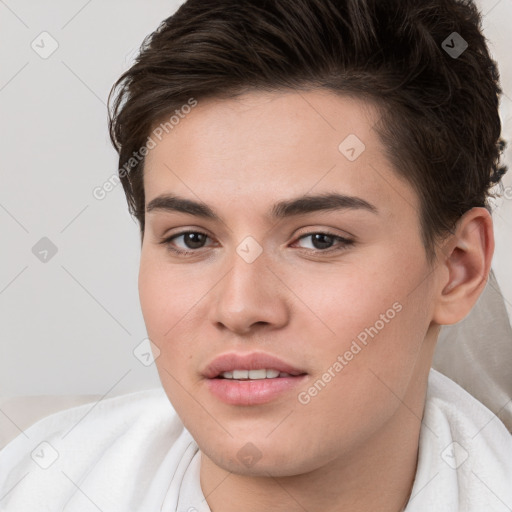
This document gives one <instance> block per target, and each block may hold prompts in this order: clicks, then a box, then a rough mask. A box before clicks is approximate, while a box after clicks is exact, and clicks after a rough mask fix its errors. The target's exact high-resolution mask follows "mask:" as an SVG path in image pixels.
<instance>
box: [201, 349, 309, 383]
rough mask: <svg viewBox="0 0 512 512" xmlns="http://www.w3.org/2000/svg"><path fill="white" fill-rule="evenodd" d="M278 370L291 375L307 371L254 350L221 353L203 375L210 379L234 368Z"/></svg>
mask: <svg viewBox="0 0 512 512" xmlns="http://www.w3.org/2000/svg"><path fill="white" fill-rule="evenodd" d="M262 368H265V369H267V370H270V369H272V370H278V371H280V372H283V373H289V374H290V375H302V374H304V373H306V372H304V371H302V370H300V369H298V368H296V367H294V366H292V365H291V364H288V363H286V362H285V361H283V360H282V359H279V358H278V357H275V356H272V355H270V354H265V353H264V352H252V353H250V354H241V353H236V352H230V353H227V354H221V355H220V356H217V357H216V358H215V359H214V360H213V361H211V362H210V363H209V364H208V365H207V366H206V368H205V369H204V371H203V375H204V376H205V377H206V378H208V379H214V378H215V377H218V376H219V375H220V374H221V373H223V372H232V371H233V370H259V369H262Z"/></svg>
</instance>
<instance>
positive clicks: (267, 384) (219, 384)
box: [207, 375, 306, 405]
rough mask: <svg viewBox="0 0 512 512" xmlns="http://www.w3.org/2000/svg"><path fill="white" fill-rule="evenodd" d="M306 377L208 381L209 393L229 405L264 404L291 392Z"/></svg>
mask: <svg viewBox="0 0 512 512" xmlns="http://www.w3.org/2000/svg"><path fill="white" fill-rule="evenodd" d="M305 378H306V375H298V376H297V377H277V378H275V379H261V380H235V379H208V380H207V383H208V384H207V385H208V389H209V390H210V392H211V393H212V394H213V395H215V396H216V397H217V398H219V399H220V400H222V401H223V402H225V403H226V404H229V405H259V404H265V403H267V402H270V401H272V400H274V399H275V398H277V397H279V396H280V395H282V394H283V393H286V392H287V391H291V390H292V389H293V388H295V387H296V386H298V385H299V384H300V383H302V382H303V381H304V379H305Z"/></svg>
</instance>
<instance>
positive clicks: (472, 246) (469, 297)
mask: <svg viewBox="0 0 512 512" xmlns="http://www.w3.org/2000/svg"><path fill="white" fill-rule="evenodd" d="M493 254H494V232H493V222H492V217H491V215H490V213H489V212H488V211H487V210H486V209H485V208H480V207H477V208H472V209H471V210H469V211H467V212H466V213H465V214H464V215H463V216H462V217H461V218H460V219H459V221H458V223H457V227H456V229H455V233H454V234H453V235H450V236H449V238H448V239H447V240H446V241H445V242H444V243H443V247H442V248H441V252H440V255H439V257H438V266H439V267H440V268H439V269H438V270H440V272H439V274H438V275H439V276H440V280H439V293H438V297H437V303H436V306H435V310H434V315H433V317H432V321H433V322H435V323H437V324H440V325H451V324H455V323H457V322H460V321H461V320H463V319H464V318H465V317H466V316H467V315H468V314H469V312H470V311H471V309H472V308H473V306H474V305H475V303H476V301H477V300H478V297H479V296H480V294H481V293H482V291H483V289H484V288H485V285H486V284H487V279H488V276H489V272H490V269H491V261H492V256H493Z"/></svg>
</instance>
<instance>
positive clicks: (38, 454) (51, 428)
mask: <svg viewBox="0 0 512 512" xmlns="http://www.w3.org/2000/svg"><path fill="white" fill-rule="evenodd" d="M191 441H192V439H191V436H190V434H188V432H187V431H186V429H185V428H184V426H183V424H182V423H181V421H180V419H179V417H178V415H177V413H176V411H175V410H174V408H173V407H172V405H171V403H170V402H169V399H168V398H167V396H166V395H165V392H164V390H163V389H161V388H158V389H153V390H146V391H140V392H135V393H129V394H126V395H121V396H118V397H114V398H108V399H103V400H99V401H97V402H93V403H89V404H85V405H81V406H78V407H73V408H71V409H67V410H64V411H60V412H58V413H55V414H52V415H50V416H47V417H46V418H43V419H41V420H39V421H38V422H36V423H35V424H33V425H32V426H30V427H29V428H27V429H26V430H25V431H24V432H22V433H21V434H20V435H18V436H17V437H16V438H15V439H14V440H12V441H11V442H10V443H9V444H7V446H5V447H4V448H3V449H2V450H1V451H0V499H1V500H2V501H0V510H4V508H2V507H7V508H5V510H16V511H18V510H19V511H23V510H27V511H28V510H31V508H30V507H36V508H37V509H38V510H46V509H48V510H57V509H59V510H60V509H61V508H62V507H63V506H66V503H68V502H69V501H70V500H80V499H85V498H84V494H87V492H86V489H90V490H91V492H93V493H95V496H94V499H95V503H96V502H97V504H98V505H97V506H100V507H101V505H100V503H101V504H103V505H105V506H106V508H107V509H108V510H122V506H123V504H124V506H125V507H128V508H129V507H130V506H131V505H132V504H133V502H134V500H135V501H136V500H137V499H141V497H142V496H143V494H144V492H145V488H146V487H148V486H149V485H150V484H151V481H152V479H153V477H154V475H155V474H156V472H157V471H158V469H159V467H160V465H161V464H162V462H163V461H164V459H166V458H168V457H169V455H170V459H169V460H170V465H171V467H170V468H169V469H172V465H173V464H177V463H178V462H179V460H180V459H181V458H182V457H183V455H184V454H185V452H186V451H187V450H189V448H190V444H191ZM134 478H137V484H136V485H135V481H134ZM7 505H11V507H12V508H9V507H8V506H7ZM111 505H112V506H111ZM45 507H46V508H45ZM34 509H35V508H32V510H34ZM125 509H126V508H125Z"/></svg>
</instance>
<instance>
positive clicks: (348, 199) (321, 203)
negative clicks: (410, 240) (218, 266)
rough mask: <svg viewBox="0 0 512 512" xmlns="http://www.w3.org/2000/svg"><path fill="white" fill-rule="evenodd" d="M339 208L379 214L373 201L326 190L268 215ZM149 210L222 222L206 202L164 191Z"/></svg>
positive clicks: (289, 202)
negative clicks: (179, 213) (178, 213)
mask: <svg viewBox="0 0 512 512" xmlns="http://www.w3.org/2000/svg"><path fill="white" fill-rule="evenodd" d="M339 210H365V211H368V212H371V213H374V214H378V209H377V208H376V207H375V206H374V205H373V204H371V203H369V202H368V201H365V200H364V199H361V198H360V197H355V196H347V195H344V194H337V193H327V194H319V195H305V196H301V197H296V198H293V199H287V200H284V201H279V202H278V203H275V204H274V205H273V206H272V208H271V210H270V215H269V216H270V218H271V219H272V220H279V219H284V218H287V217H294V216H299V215H304V214H307V213H313V212H318V211H339ZM152 211H168V212H181V213H186V214H189V215H193V216H195V217H201V218H205V219H210V220H215V221H221V218H220V216H219V215H217V214H216V213H215V211H214V210H213V209H212V208H210V207H209V206H208V205H207V204H205V203H200V202H197V201H193V200H191V199H186V198H184V197H179V196H176V195H173V194H164V195H161V196H158V197H155V198H154V199H152V200H151V201H150V202H149V204H148V205H147V207H146V212H148V213H149V212H152Z"/></svg>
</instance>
